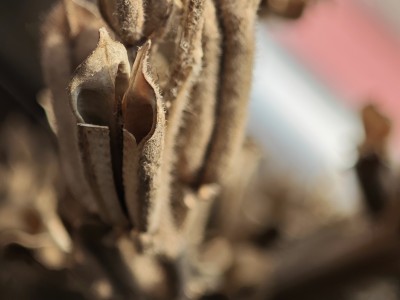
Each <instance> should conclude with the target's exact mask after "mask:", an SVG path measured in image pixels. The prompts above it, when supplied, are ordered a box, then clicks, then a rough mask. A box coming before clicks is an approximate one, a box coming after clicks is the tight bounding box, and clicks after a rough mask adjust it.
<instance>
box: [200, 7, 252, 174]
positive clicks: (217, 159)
mask: <svg viewBox="0 0 400 300" xmlns="http://www.w3.org/2000/svg"><path fill="white" fill-rule="evenodd" d="M259 2H260V1H259V0H251V1H232V0H221V1H216V3H217V8H218V10H219V16H220V26H221V29H222V36H223V46H222V51H223V55H222V70H221V77H220V86H219V88H220V91H219V96H218V107H217V116H216V119H217V123H216V124H215V129H214V133H213V138H212V141H211V143H210V149H209V155H208V158H207V160H206V163H205V166H204V175H203V180H204V182H221V181H223V180H224V179H225V178H226V177H227V174H229V172H230V170H231V168H232V166H233V165H234V160H235V158H236V157H237V155H238V153H239V151H240V149H241V147H242V144H243V140H244V135H245V125H246V124H245V123H246V115H247V104H248V101H249V98H250V87H251V78H252V67H253V55H254V23H255V20H256V12H257V9H258V5H259Z"/></svg>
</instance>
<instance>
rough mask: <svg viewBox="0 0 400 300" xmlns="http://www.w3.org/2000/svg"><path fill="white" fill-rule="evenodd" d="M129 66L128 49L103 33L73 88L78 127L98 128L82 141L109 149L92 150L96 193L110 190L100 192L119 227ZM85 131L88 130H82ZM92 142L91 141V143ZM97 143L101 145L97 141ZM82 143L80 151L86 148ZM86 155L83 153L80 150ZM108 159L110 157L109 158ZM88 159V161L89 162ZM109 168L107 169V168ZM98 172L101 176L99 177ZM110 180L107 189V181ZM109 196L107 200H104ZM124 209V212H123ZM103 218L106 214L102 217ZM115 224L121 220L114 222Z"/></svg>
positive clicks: (105, 32) (72, 99) (71, 88)
mask: <svg viewBox="0 0 400 300" xmlns="http://www.w3.org/2000/svg"><path fill="white" fill-rule="evenodd" d="M129 69H130V68H129V62H128V56H127V53H126V50H125V47H124V46H123V45H122V44H120V43H118V42H115V41H113V40H112V39H111V38H110V36H109V35H108V33H107V31H106V29H104V28H103V29H100V38H99V43H98V45H97V48H96V49H95V51H94V52H93V53H92V54H91V55H90V56H89V57H88V58H87V60H86V61H85V62H84V63H83V64H81V65H80V66H79V67H78V68H77V70H76V74H75V76H74V77H73V79H72V80H71V84H70V97H71V98H70V99H71V104H72V109H73V111H74V114H75V116H76V118H77V119H78V122H79V123H83V124H89V125H97V126H99V127H97V129H96V130H95V131H92V132H90V133H93V135H90V136H87V134H86V132H85V134H84V135H81V138H83V137H85V136H86V137H87V141H88V143H89V146H90V144H91V143H93V145H94V146H96V145H95V143H97V142H98V143H102V145H100V144H99V145H97V146H98V147H100V146H102V147H104V148H107V149H102V148H99V149H98V150H99V152H101V153H95V151H96V149H95V148H93V149H92V151H89V154H90V155H93V157H92V160H97V159H98V161H92V163H93V164H98V165H99V166H97V167H96V166H95V167H94V168H93V169H92V171H94V172H96V173H95V174H92V175H94V180H97V184H96V185H95V187H97V189H99V188H100V189H104V188H109V189H110V190H109V191H107V192H105V191H104V190H102V191H97V193H98V195H100V196H101V198H103V202H104V201H107V202H109V203H108V204H107V205H105V206H104V207H105V208H106V209H109V208H110V207H114V210H115V213H116V214H117V215H118V216H119V217H117V219H119V222H120V223H119V224H122V223H124V217H123V213H124V212H126V207H125V202H124V201H123V186H122V126H121V125H120V124H122V121H121V111H120V110H121V99H122V95H123V91H124V90H126V88H127V85H128V78H129V71H130V70H129ZM82 128H83V129H84V128H86V127H82ZM88 138H89V139H88ZM96 139H98V140H99V141H96ZM83 141H84V140H81V147H82V146H84V145H85V144H84V143H83ZM81 150H82V151H83V149H82V148H81ZM106 156H109V157H108V158H107V157H106ZM86 159H88V158H86ZM104 164H107V165H104ZM100 166H103V167H100ZM97 172H98V173H97ZM108 179H111V180H112V182H110V183H109V184H108V185H104V182H103V181H104V180H108ZM106 195H107V197H105V196H106ZM121 208H122V211H121ZM103 215H104V213H103ZM111 221H112V222H113V223H115V222H117V223H118V220H116V219H112V220H111Z"/></svg>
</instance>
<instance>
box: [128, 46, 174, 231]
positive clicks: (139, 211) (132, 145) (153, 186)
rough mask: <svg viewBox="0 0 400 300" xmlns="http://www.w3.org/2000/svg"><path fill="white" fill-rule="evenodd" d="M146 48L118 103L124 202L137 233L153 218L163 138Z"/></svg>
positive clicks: (157, 95) (158, 99) (159, 106)
mask: <svg viewBox="0 0 400 300" xmlns="http://www.w3.org/2000/svg"><path fill="white" fill-rule="evenodd" d="M150 45H151V44H150V42H148V43H146V44H145V45H144V46H143V47H142V48H141V49H140V50H139V52H138V55H137V58H136V61H135V64H134V66H133V68H132V75H131V79H130V85H129V87H128V89H127V91H126V94H125V96H124V98H123V101H122V111H123V119H124V150H123V151H124V160H123V162H124V170H123V174H124V186H125V198H126V202H127V206H128V210H129V213H130V216H131V219H133V222H134V224H135V227H136V228H137V229H138V230H139V231H141V232H145V231H147V228H148V225H149V222H150V220H149V218H154V216H151V212H152V211H154V210H155V206H156V205H159V204H157V203H156V202H157V201H158V200H157V199H156V197H157V195H156V190H157V189H158V188H159V187H160V185H161V182H160V176H161V173H160V172H161V167H162V152H163V149H164V134H165V115H164V107H163V104H162V101H161V95H160V93H159V91H158V88H157V86H156V84H155V82H154V80H153V79H152V77H151V76H152V75H151V74H150V72H149V70H148V56H149V51H150ZM165 198H166V197H165ZM160 201H162V202H165V200H163V199H160V200H159V201H158V202H160ZM156 218H159V216H157V217H156Z"/></svg>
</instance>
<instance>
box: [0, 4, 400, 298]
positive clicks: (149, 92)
mask: <svg viewBox="0 0 400 300" xmlns="http://www.w3.org/2000/svg"><path fill="white" fill-rule="evenodd" d="M305 2H306V1H302V0H291V1H290V0H277V1H275V0H269V1H261V0H98V1H92V0H63V1H58V2H57V3H56V4H55V6H54V7H53V8H52V9H51V11H50V12H49V13H48V15H47V17H46V19H45V21H44V23H43V27H42V43H41V53H42V57H41V62H42V67H43V72H44V77H45V82H46V85H47V89H46V90H45V91H44V92H43V93H42V94H41V96H40V103H41V104H42V106H43V107H44V109H45V110H46V113H47V116H48V120H49V123H50V125H51V128H52V130H53V131H54V133H55V135H56V137H57V146H58V152H57V154H58V156H57V157H56V156H55V155H54V154H53V152H49V153H47V152H45V151H42V153H40V151H39V150H38V149H39V148H38V147H37V143H35V141H33V140H32V139H31V138H29V134H28V133H26V132H23V130H22V129H21V132H23V133H21V134H20V136H22V137H27V138H26V141H27V142H26V143H27V144H23V145H22V144H18V143H20V142H18V140H15V139H12V138H10V135H9V134H8V133H7V132H9V131H5V133H4V135H3V136H4V137H3V139H4V140H5V144H7V145H17V147H18V149H19V151H16V152H15V153H14V151H13V149H12V147H11V146H10V147H9V148H7V151H6V152H7V153H8V154H7V155H9V156H10V157H11V158H12V159H11V160H12V161H13V162H14V163H15V164H16V165H17V166H21V168H14V169H13V168H8V167H7V168H0V178H1V179H2V180H3V181H2V183H3V184H2V185H1V184H0V192H2V193H3V194H4V195H5V197H4V198H5V199H7V201H5V202H1V204H2V206H1V210H0V216H1V220H0V229H1V232H0V248H1V251H2V253H3V252H4V253H6V254H4V253H3V254H4V255H2V256H1V257H2V259H3V260H4V257H8V256H7V255H11V254H12V255H14V253H15V252H17V253H18V255H19V256H21V255H22V256H23V257H24V258H25V259H28V260H29V261H30V263H31V264H32V265H33V266H31V267H29V268H28V269H29V272H28V271H27V272H25V270H28V269H26V268H27V267H26V266H25V265H23V264H20V263H18V264H15V265H14V264H11V263H10V264H8V263H7V265H6V268H5V270H6V271H4V272H1V271H0V275H1V276H7V275H4V274H8V273H10V274H17V276H19V277H20V278H21V282H22V283H21V284H22V285H23V286H24V287H26V290H25V291H23V292H22V291H21V292H20V293H19V294H18V297H19V298H18V299H36V298H37V299H47V298H49V299H52V298H51V297H52V295H53V294H52V291H53V289H55V290H57V291H58V292H59V295H61V294H62V295H64V298H65V299H160V300H161V299H339V298H340V297H342V298H343V297H347V298H345V299H359V298H355V292H356V291H359V290H360V288H361V286H360V285H359V283H360V282H362V281H361V280H362V279H364V278H369V279H371V278H372V279H376V278H377V276H381V277H379V278H380V281H379V282H383V283H384V285H385V284H386V285H385V287H388V288H386V289H385V291H387V290H389V291H392V290H395V289H396V287H397V284H396V281H395V280H396V279H398V271H399V269H398V266H397V264H393V263H392V262H393V261H396V262H397V259H398V253H397V252H398V251H397V250H398V242H397V236H398V233H397V229H398V227H397V226H398V221H399V219H398V216H399V214H398V212H397V209H398V203H396V201H395V200H396V197H397V191H396V188H395V187H396V185H395V184H394V181H395V180H396V178H397V177H396V176H395V174H392V173H391V172H390V170H389V169H388V168H386V165H385V163H384V162H385V158H386V156H385V148H386V140H387V136H388V134H389V132H390V123H389V122H388V120H387V119H385V117H383V116H382V115H381V114H380V113H379V112H378V111H377V110H376V108H374V107H372V106H369V107H367V108H365V110H364V111H363V113H362V119H363V121H364V125H365V131H366V139H365V142H364V144H363V145H362V146H360V158H359V161H358V163H357V165H356V168H355V169H356V172H357V175H358V178H359V180H360V185H361V187H362V191H363V192H364V198H365V200H366V201H365V203H366V205H365V207H366V211H367V212H368V215H367V214H365V215H364V214H361V215H360V216H356V217H354V220H341V219H337V218H335V217H333V216H332V215H331V214H330V213H329V212H328V209H327V208H325V207H323V206H322V205H321V206H318V204H316V205H315V206H314V207H312V208H310V207H308V208H304V207H301V204H300V203H301V201H300V199H301V198H302V197H314V198H318V197H319V196H315V195H314V196H313V195H310V194H303V195H301V192H300V191H299V189H298V187H296V186H295V185H294V184H292V183H291V182H290V180H289V179H287V178H286V179H285V181H283V182H277V181H274V180H271V178H272V177H271V176H269V177H268V176H267V175H269V174H267V175H266V172H265V168H264V167H265V161H264V160H263V153H262V152H261V151H260V149H259V148H258V146H257V144H256V143H255V142H254V141H252V140H251V139H250V138H248V137H246V131H245V129H246V119H247V106H248V102H249V97H250V89H251V82H252V70H253V59H254V48H255V24H256V21H257V17H258V16H259V14H260V13H263V12H265V11H266V10H269V11H272V12H275V13H278V14H281V15H283V16H286V17H290V18H296V17H299V16H300V15H301V12H302V10H303V8H304V6H305ZM262 15H265V14H262ZM35 145H36V146H35ZM29 148H30V149H31V150H32V152H33V153H34V154H35V155H36V154H37V155H38V157H39V156H40V157H42V158H43V160H40V162H41V165H40V166H39V165H38V160H35V159H34V156H33V154H32V153H30V152H29V151H27V150H26V149H29ZM15 157H17V158H15ZM17 161H21V162H24V163H22V164H21V165H19V164H18V163H16V162H17ZM44 161H46V163H45V162H44ZM24 166H25V167H24ZM26 166H30V167H26ZM39 169H41V170H44V171H45V172H44V173H43V172H42V181H40V180H37V179H35V176H38V175H37V174H36V171H37V170H39ZM35 170H36V171H35ZM267 173H268V168H267ZM27 174H28V175H29V176H28V175H27ZM23 176H25V177H26V176H28V177H29V180H30V181H32V182H33V183H38V182H41V185H35V184H33V185H32V186H25V185H26V180H25V181H24V180H22V181H21V178H24V177H23ZM22 183H25V185H23V184H22ZM22 194H24V195H29V197H26V196H24V195H22ZM321 197H323V196H321ZM21 199H22V200H23V201H22V200H21ZM306 210H307V211H308V212H307V213H305V211H306ZM10 216H12V217H10ZM297 216H299V218H298V219H296V217H297ZM367 216H368V217H367ZM299 220H302V221H299ZM310 220H311V221H310ZM333 220H334V222H333ZM304 221H305V223H307V222H308V223H309V224H310V223H311V225H312V226H310V227H313V228H314V232H313V233H312V234H311V233H310V232H308V231H307V230H306V229H305V227H307V226H304V224H303V223H304ZM302 222H303V223H302ZM288 224H289V225H288ZM10 228H11V229H10ZM316 228H317V229H316ZM293 229H294V230H293ZM302 230H303V232H302V234H299V232H301V231H302ZM293 232H296V233H293ZM296 237H297V239H296ZM299 237H301V239H300V238H299ZM16 245H18V246H16ZM10 247H11V248H10ZM10 249H11V250H10ZM21 253H22V254H21ZM360 270H362V274H360ZM38 274H39V275H38ZM382 275H383V276H382ZM382 278H383V280H381V279H382ZM387 278H390V279H391V280H389V281H388V280H387ZM0 282H3V281H0ZM375 282H376V281H375ZM379 282H378V283H379ZM46 283H49V285H54V287H53V289H50V288H49V286H48V285H46ZM6 291H8V289H7V288H6V287H4V288H3V287H1V286H0V292H1V293H2V295H5V296H6V297H8V294H7V292H6ZM10 295H11V294H10ZM36 295H38V296H37V297H36ZM39 295H40V296H39ZM380 295H383V294H382V293H381V294H380ZM10 297H12V296H10ZM35 297H36V298H35ZM46 297H47V298H46ZM60 297H61V296H60ZM53 298H54V297H53ZM342 298H340V299H342Z"/></svg>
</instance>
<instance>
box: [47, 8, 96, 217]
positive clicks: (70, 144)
mask: <svg viewBox="0 0 400 300" xmlns="http://www.w3.org/2000/svg"><path fill="white" fill-rule="evenodd" d="M101 24H103V23H102V20H101V18H100V16H99V15H96V13H95V7H94V6H93V5H91V4H90V3H88V2H86V1H77V0H68V1H63V2H59V3H58V4H57V5H56V6H55V7H54V8H53V9H52V11H51V12H50V13H49V15H48V17H47V19H46V21H45V22H44V24H43V26H42V45H41V48H42V57H41V61H42V68H43V72H44V77H45V81H46V84H47V86H48V87H49V89H50V91H51V98H52V106H53V111H54V114H55V118H56V121H57V129H58V141H59V146H60V147H59V148H60V155H61V158H62V159H61V161H62V168H63V172H64V174H65V177H66V181H67V183H68V187H69V188H70V189H71V192H72V195H73V196H74V198H76V199H79V201H80V202H82V203H81V204H83V205H84V206H86V208H87V209H89V211H92V212H94V211H97V207H96V203H95V200H94V197H93V194H92V193H91V190H90V187H89V185H88V182H87V180H86V178H85V174H84V168H83V164H82V161H81V157H80V154H79V149H78V131H77V128H76V123H77V121H76V118H75V116H74V115H73V113H72V111H71V108H70V105H69V99H68V94H67V91H66V87H67V86H68V83H69V81H70V76H71V74H72V72H73V70H74V68H75V67H76V66H77V65H79V64H80V63H81V62H82V61H83V59H84V58H86V56H87V55H89V54H90V52H91V51H93V49H94V48H95V47H96V43H97V39H98V28H99V27H100V26H101Z"/></svg>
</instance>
